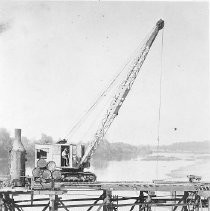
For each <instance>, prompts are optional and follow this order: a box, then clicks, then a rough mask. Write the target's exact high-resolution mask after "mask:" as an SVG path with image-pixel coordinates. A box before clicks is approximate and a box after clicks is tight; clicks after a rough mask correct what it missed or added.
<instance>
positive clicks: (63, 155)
mask: <svg viewBox="0 0 210 211" xmlns="http://www.w3.org/2000/svg"><path fill="white" fill-rule="evenodd" d="M84 153H85V146H84V145H75V144H36V145H35V167H37V161H38V160H39V159H45V160H46V162H49V161H54V162H55V164H56V167H57V168H61V169H64V168H67V169H69V168H77V165H78V163H79V161H80V160H81V158H82V156H83V155H84Z"/></svg>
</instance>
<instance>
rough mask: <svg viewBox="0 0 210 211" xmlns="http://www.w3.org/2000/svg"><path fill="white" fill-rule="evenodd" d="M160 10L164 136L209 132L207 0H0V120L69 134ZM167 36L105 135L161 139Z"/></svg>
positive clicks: (32, 130) (33, 133)
mask: <svg viewBox="0 0 210 211" xmlns="http://www.w3.org/2000/svg"><path fill="white" fill-rule="evenodd" d="M160 18H163V19H164V20H165V29H164V46H163V80H162V109H161V125H160V143H161V144H167V143H172V142H175V141H203V140H208V139H210V132H209V125H210V120H209V118H210V105H209V62H208V59H209V52H208V48H209V41H208V39H209V38H208V37H209V35H208V32H209V29H208V26H209V23H208V20H209V18H208V2H187V3H186V2H185V3H184V2H46V3H43V2H22V3H21V2H16V3H15V2H13V3H4V4H3V3H1V4H0V24H1V25H0V26H1V27H0V32H1V33H0V96H1V101H0V127H5V128H8V129H9V131H10V132H12V133H13V130H14V128H22V130H23V135H25V136H27V137H30V138H39V137H40V135H41V133H47V134H48V135H51V136H53V137H54V138H56V139H57V138H59V137H61V138H62V137H65V136H66V134H67V132H68V131H69V130H70V129H71V128H72V127H73V124H74V123H75V121H76V120H77V119H78V118H79V117H80V116H81V115H82V114H83V113H84V112H85V111H86V110H87V109H88V107H89V106H90V105H91V103H93V102H94V100H95V99H96V98H97V96H98V95H99V94H100V93H101V91H103V90H104V88H105V87H106V86H107V85H108V83H109V82H110V80H111V79H112V78H113V77H114V76H115V75H116V74H117V73H118V72H119V71H120V68H121V67H122V65H123V64H125V62H126V60H127V58H128V57H130V55H131V54H132V53H133V51H134V50H135V49H136V48H137V47H138V46H139V44H140V43H141V41H142V40H143V39H144V37H145V36H146V35H147V34H148V32H150V31H151V29H152V27H153V26H154V25H155V23H156V21H158V20H159V19H160ZM161 36H162V32H161V33H160V34H159V36H158V37H157V39H156V40H155V42H154V44H153V46H152V48H151V51H150V53H149V55H148V57H147V59H146V61H145V63H144V65H143V68H142V71H141V73H140V75H139V77H138V78H137V80H136V82H135V84H134V86H133V89H132V91H131V93H130V94H129V96H128V97H127V99H126V101H125V103H124V105H123V107H122V109H121V111H120V112H119V116H118V117H117V119H116V120H115V122H114V123H113V125H112V126H111V128H110V130H109V132H108V134H107V136H106V137H107V138H108V140H109V141H124V142H127V143H130V144H147V143H148V144H156V143H157V123H158V106H159V80H160V58H161V53H160V52H161ZM174 128H177V130H174Z"/></svg>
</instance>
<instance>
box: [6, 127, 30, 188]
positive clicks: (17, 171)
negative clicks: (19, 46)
mask: <svg viewBox="0 0 210 211" xmlns="http://www.w3.org/2000/svg"><path fill="white" fill-rule="evenodd" d="M25 154H26V151H25V148H24V146H23V144H22V142H21V129H15V139H14V142H13V145H12V150H11V154H10V177H11V182H13V183H14V184H15V186H24V181H25V179H24V176H25Z"/></svg>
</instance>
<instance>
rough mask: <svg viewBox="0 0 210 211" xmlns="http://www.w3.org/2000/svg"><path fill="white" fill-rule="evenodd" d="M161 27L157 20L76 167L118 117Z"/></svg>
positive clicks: (93, 148)
mask: <svg viewBox="0 0 210 211" xmlns="http://www.w3.org/2000/svg"><path fill="white" fill-rule="evenodd" d="M163 27H164V21H163V20H159V21H158V22H157V23H156V27H155V28H154V30H152V32H151V34H150V36H149V38H148V40H147V41H146V42H145V43H144V45H143V47H142V48H141V51H140V53H139V55H138V56H137V57H136V58H135V59H134V61H133V63H132V64H131V65H130V68H128V74H127V76H126V78H125V79H124V80H123V81H122V82H121V84H120V86H119V87H118V90H117V92H116V94H115V96H114V97H113V100H112V102H111V104H110V106H109V108H108V109H107V111H106V115H105V117H104V118H103V120H102V122H101V125H100V127H99V129H98V130H97V132H96V133H95V135H94V138H93V140H92V141H91V142H90V144H89V146H88V148H87V150H86V152H85V155H84V156H83V158H82V159H81V161H80V163H79V164H78V167H82V166H83V164H84V163H86V162H87V161H89V160H90V159H91V157H92V155H93V154H94V152H95V150H96V148H97V146H98V144H99V143H100V141H101V140H102V139H103V138H104V136H105V134H106V132H107V130H108V129H109V127H110V126H111V124H112V122H113V121H114V119H115V117H116V116H117V115H118V112H119V110H120V108H121V106H122V104H123V102H124V100H125V98H126V97H127V95H128V93H129V92H130V90H131V88H132V85H133V83H134V81H135V79H136V77H137V76H138V73H139V71H140V69H141V66H142V65H143V63H144V61H145V59H146V57H147V54H148V53H149V50H150V48H151V46H152V43H153V42H154V40H155V38H156V36H157V34H158V32H159V30H161V29H162V28H163Z"/></svg>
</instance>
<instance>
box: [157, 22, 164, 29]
mask: <svg viewBox="0 0 210 211" xmlns="http://www.w3.org/2000/svg"><path fill="white" fill-rule="evenodd" d="M156 26H157V27H158V30H161V29H162V28H163V27H164V20H162V19H160V20H159V21H158V22H157V23H156Z"/></svg>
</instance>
